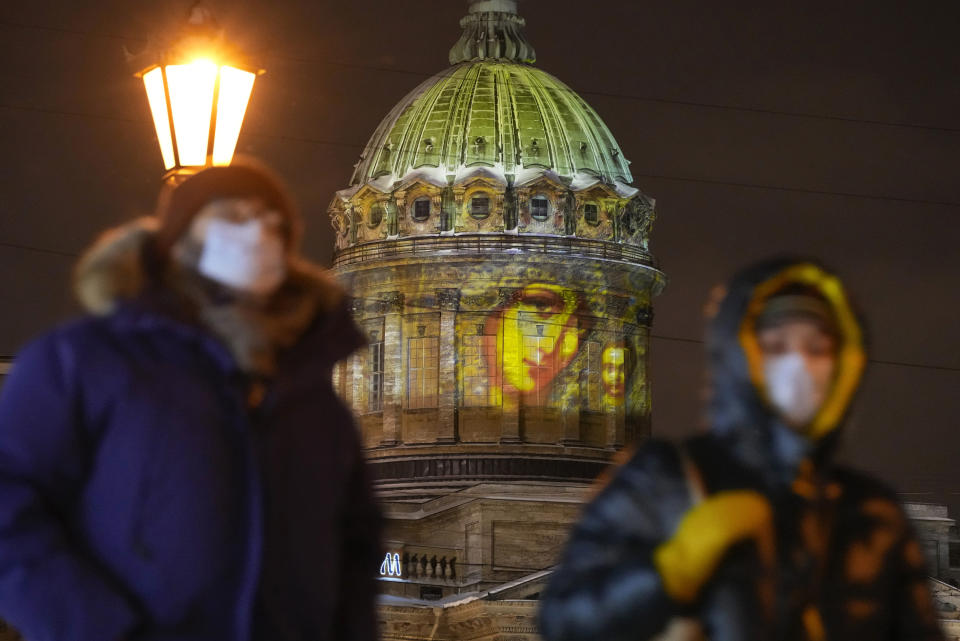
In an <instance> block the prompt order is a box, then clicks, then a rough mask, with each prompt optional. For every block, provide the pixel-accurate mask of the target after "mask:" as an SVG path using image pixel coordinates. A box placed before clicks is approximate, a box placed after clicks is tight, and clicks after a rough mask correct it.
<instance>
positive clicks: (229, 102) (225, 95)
mask: <svg viewBox="0 0 960 641" xmlns="http://www.w3.org/2000/svg"><path fill="white" fill-rule="evenodd" d="M201 4H202V3H200V2H198V3H196V4H194V5H193V7H191V9H190V12H189V15H188V17H187V21H186V25H185V27H184V29H183V31H182V33H181V34H180V35H179V37H178V38H177V39H176V40H174V41H173V42H172V43H170V44H169V45H168V46H165V47H160V48H154V49H153V50H150V51H148V52H147V53H145V54H143V55H142V56H138V58H148V60H147V61H145V62H149V64H147V65H146V66H140V69H139V71H137V73H136V74H134V75H135V76H137V77H139V78H142V79H143V85H144V88H145V89H146V92H147V101H148V102H149V104H150V113H151V114H152V116H153V125H154V127H155V129H156V132H157V141H158V142H159V143H160V154H161V155H162V157H163V166H164V168H165V170H166V173H165V174H164V180H165V181H170V182H173V183H176V182H177V181H178V180H180V179H182V178H184V177H186V176H189V175H190V174H193V173H196V172H197V171H200V170H201V169H203V168H204V167H210V166H212V165H229V164H230V161H231V160H232V159H233V153H234V150H235V149H236V147H237V139H238V138H239V136H240V128H241V126H242V125H243V117H244V115H245V113H246V110H247V104H248V103H249V101H250V94H251V92H252V91H253V83H254V80H256V77H257V76H258V75H260V74H262V73H264V70H263V69H258V68H257V67H255V66H252V65H250V64H249V63H247V62H246V61H245V59H244V58H243V56H240V55H238V54H237V52H236V51H234V50H233V49H232V48H231V47H229V46H228V45H227V44H226V43H225V42H224V39H223V32H222V30H221V29H219V27H218V26H217V23H216V21H215V20H214V19H213V16H212V14H211V13H210V11H209V10H208V9H206V8H205V7H203V6H201Z"/></svg>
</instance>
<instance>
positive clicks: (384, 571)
mask: <svg viewBox="0 0 960 641" xmlns="http://www.w3.org/2000/svg"><path fill="white" fill-rule="evenodd" d="M380 576H393V577H399V576H403V566H401V565H400V555H399V554H397V553H396V552H387V555H386V556H385V557H383V563H381V564H380Z"/></svg>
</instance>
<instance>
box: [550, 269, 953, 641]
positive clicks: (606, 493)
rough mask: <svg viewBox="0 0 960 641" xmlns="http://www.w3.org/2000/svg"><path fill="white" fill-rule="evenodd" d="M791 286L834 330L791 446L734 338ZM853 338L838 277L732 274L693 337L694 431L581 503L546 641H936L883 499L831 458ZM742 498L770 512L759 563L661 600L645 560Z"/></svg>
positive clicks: (918, 572)
mask: <svg viewBox="0 0 960 641" xmlns="http://www.w3.org/2000/svg"><path fill="white" fill-rule="evenodd" d="M798 283H799V284H803V285H805V286H808V287H816V288H818V289H819V290H820V291H821V293H822V295H823V297H824V298H825V299H826V300H827V301H828V302H829V303H830V304H831V305H832V306H833V311H834V315H835V316H836V318H837V321H838V325H839V327H840V333H841V337H840V346H839V353H838V373H837V375H836V377H835V382H834V386H833V390H832V392H831V396H830V397H828V399H827V401H826V402H825V405H824V408H823V409H822V410H821V413H820V414H819V415H818V417H817V418H816V419H815V421H814V425H813V426H812V429H814V430H815V432H813V433H809V434H808V435H807V436H801V435H798V434H796V433H794V432H793V431H792V430H790V429H789V428H788V427H787V426H786V425H784V424H783V423H782V422H781V421H780V420H779V419H778V418H777V417H776V416H775V415H774V413H773V412H772V411H771V410H770V409H769V408H768V406H767V405H766V403H765V402H764V401H763V400H762V392H761V391H760V387H761V385H760V383H759V381H758V375H757V371H756V364H754V363H753V361H752V360H751V357H750V353H751V350H752V349H753V347H752V346H750V345H749V344H747V343H749V340H750V339H749V336H752V335H753V332H752V322H753V320H754V318H755V315H756V314H757V313H758V312H759V310H761V309H762V307H763V300H764V297H766V296H769V295H770V294H772V293H774V292H776V291H778V290H779V289H780V288H785V287H788V286H790V285H793V284H798ZM861 331H862V330H861V329H860V323H859V321H858V320H857V319H856V317H855V316H854V314H853V312H852V310H851V309H850V307H849V304H848V303H847V301H846V300H845V297H844V296H843V293H842V288H840V287H839V282H838V281H836V280H835V277H833V276H832V275H830V274H829V273H826V272H824V271H823V270H822V269H821V268H820V267H818V266H817V265H815V264H812V263H806V262H793V261H773V262H770V263H766V264H762V265H760V266H758V267H755V268H753V269H751V270H747V271H745V272H743V273H741V274H740V275H739V276H738V277H736V278H735V279H734V280H733V281H732V282H731V283H730V284H729V285H728V287H727V289H726V291H725V297H724V298H723V300H722V302H721V303H720V305H719V308H718V311H717V312H716V315H715V316H714V319H713V321H712V324H711V327H710V335H709V337H708V338H709V340H708V348H709V356H710V367H711V384H712V399H711V405H710V412H709V421H710V427H711V430H710V432H709V433H708V434H705V435H703V436H699V437H695V438H693V439H691V440H689V441H687V442H685V443H682V444H672V443H666V442H662V441H650V442H647V443H645V444H643V445H642V446H641V447H639V448H638V449H637V451H636V452H635V453H634V454H633V456H632V458H630V460H629V461H628V462H627V463H625V464H624V465H622V466H620V467H619V468H618V469H617V470H616V471H615V472H614V473H613V475H612V478H611V480H610V482H609V483H608V484H607V485H606V487H604V488H603V489H602V491H601V492H600V493H599V495H598V496H597V498H596V499H595V500H594V501H593V502H592V503H591V504H590V505H588V506H587V507H586V509H585V511H584V513H583V515H582V518H581V521H580V523H579V524H578V525H577V526H576V528H575V530H574V531H573V533H572V536H571V539H570V541H569V544H568V547H567V549H566V551H565V554H564V556H563V559H562V562H561V563H560V565H559V566H558V567H557V569H556V571H555V573H554V575H553V577H552V579H551V581H550V584H549V586H548V589H547V590H546V592H545V594H544V596H543V598H542V607H541V613H540V617H541V619H540V624H541V629H542V632H543V636H544V638H545V639H546V641H581V640H582V641H586V640H594V639H603V640H604V641H620V640H628V639H630V640H645V639H653V638H661V637H659V636H658V635H661V634H663V635H664V637H662V638H667V639H693V638H702V637H705V638H708V639H712V640H718V641H750V640H754V639H756V640H761V639H762V640H766V639H777V640H790V641H794V640H796V641H800V640H805V641H812V640H814V639H828V640H831V641H832V640H847V639H850V640H854V639H856V640H861V639H862V640H868V639H869V640H871V641H880V640H886V639H889V640H906V639H910V640H916V641H933V640H937V639H941V638H942V636H941V632H940V630H939V628H938V625H937V621H936V616H935V612H934V608H933V605H932V600H931V597H930V593H929V588H928V586H927V580H926V571H925V562H924V556H923V554H922V551H921V549H920V547H919V545H918V544H917V541H916V540H915V539H914V537H913V535H912V533H911V530H910V526H909V524H908V522H907V519H906V518H905V515H904V513H903V511H902V509H901V508H900V507H899V506H898V504H897V501H896V497H895V495H894V494H893V492H891V491H890V490H889V489H887V488H886V487H884V486H883V485H881V484H880V483H879V482H877V481H875V480H873V479H871V478H869V477H867V476H865V475H863V474H860V473H857V472H855V471H852V470H849V469H845V468H843V467H840V466H837V465H835V464H834V463H833V462H832V460H831V455H832V452H833V449H834V447H835V444H836V438H837V435H838V429H837V428H838V427H839V426H840V424H841V422H842V419H843V416H844V414H845V413H846V410H847V407H848V406H849V403H850V400H851V397H852V395H853V393H854V391H855V389H856V387H857V383H858V379H859V375H860V368H861V366H862V363H863V362H864V351H863V339H862V335H861ZM745 341H746V342H745ZM743 489H746V490H753V491H756V492H759V493H761V494H762V495H764V496H765V497H766V498H767V499H768V500H769V502H770V504H771V506H772V508H773V519H774V532H775V546H776V550H775V554H776V556H775V559H776V560H775V563H773V564H770V563H766V564H765V563H763V562H762V561H761V556H760V554H759V553H758V550H757V549H756V547H755V545H754V544H753V543H751V542H743V543H740V544H737V545H735V546H733V547H732V548H731V549H730V550H729V552H728V554H727V556H726V557H725V558H724V560H723V562H722V563H721V564H720V566H719V568H718V569H717V570H716V572H715V573H714V574H713V576H712V578H711V580H710V581H709V582H708V584H707V585H706V586H705V587H704V589H703V590H702V591H701V593H700V594H699V596H698V598H697V600H696V602H695V603H693V604H689V605H682V604H679V603H676V602H674V601H673V600H672V599H671V598H670V597H669V596H668V595H667V593H666V592H665V589H664V586H663V583H662V579H661V577H660V575H659V574H658V571H657V569H656V566H655V564H654V562H653V558H652V557H653V554H654V550H655V549H656V548H657V547H658V546H659V545H660V544H662V543H663V542H665V541H667V540H668V539H670V538H671V536H673V534H674V531H675V530H676V528H677V526H678V524H679V522H680V521H681V519H682V517H683V516H684V515H685V514H686V513H687V511H688V510H690V509H691V508H692V507H693V506H694V505H696V504H697V503H698V502H699V501H701V500H703V499H704V498H705V497H709V496H710V495H712V494H714V493H717V492H720V491H724V490H743ZM771 565H772V567H771ZM700 635H702V636H700Z"/></svg>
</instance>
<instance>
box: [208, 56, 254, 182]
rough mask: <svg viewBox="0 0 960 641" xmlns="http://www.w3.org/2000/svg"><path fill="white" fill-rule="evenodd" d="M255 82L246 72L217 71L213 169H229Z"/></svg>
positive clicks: (239, 70) (252, 76)
mask: <svg viewBox="0 0 960 641" xmlns="http://www.w3.org/2000/svg"><path fill="white" fill-rule="evenodd" d="M255 78H256V75H255V74H252V73H250V72H249V71H243V70H241V69H235V68H234V67H220V96H219V98H218V99H217V127H216V130H215V133H214V136H213V164H214V165H229V164H230V161H231V160H232V159H233V152H234V150H235V149H236V148H237V139H238V138H239V137H240V127H241V126H242V125H243V116H244V114H245V113H246V111H247V103H248V102H249V101H250V92H251V91H253V81H254V79H255Z"/></svg>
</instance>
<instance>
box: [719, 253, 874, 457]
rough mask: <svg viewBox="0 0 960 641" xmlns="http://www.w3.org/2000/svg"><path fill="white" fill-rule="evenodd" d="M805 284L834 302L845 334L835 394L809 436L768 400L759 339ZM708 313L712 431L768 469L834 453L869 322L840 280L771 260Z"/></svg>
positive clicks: (737, 282) (747, 272)
mask: <svg viewBox="0 0 960 641" xmlns="http://www.w3.org/2000/svg"><path fill="white" fill-rule="evenodd" d="M797 285H801V286H804V287H806V288H811V289H813V290H815V291H817V292H819V294H820V295H821V296H822V297H823V299H824V300H825V301H827V304H828V306H829V308H830V310H831V312H832V314H833V316H834V320H835V322H836V326H837V328H838V333H839V337H838V352H837V368H836V374H835V376H834V381H833V385H832V387H831V391H830V393H829V394H828V397H827V399H826V401H825V402H824V404H823V406H822V407H821V409H820V411H819V413H818V414H817V415H816V416H815V417H814V419H813V420H812V422H811V423H810V424H809V425H807V426H806V428H805V429H804V430H803V434H802V436H798V435H797V433H796V431H794V430H792V429H791V428H789V427H787V426H786V425H785V424H784V423H783V421H782V420H781V419H779V418H778V417H777V415H776V414H775V413H774V412H773V411H772V410H771V409H770V406H769V405H768V403H767V401H766V394H765V390H764V385H763V374H762V373H763V368H762V361H761V357H760V352H759V348H758V347H757V344H756V338H755V333H754V324H755V322H756V320H757V317H758V316H759V314H760V313H761V312H762V311H763V309H764V306H765V304H766V301H767V299H769V298H770V297H771V296H774V295H776V294H778V293H780V292H781V291H783V290H785V289H788V288H793V287H796V286H797ZM708 314H711V315H712V319H711V320H710V324H709V327H708V334H707V353H708V358H709V363H708V366H709V368H710V376H709V381H710V387H711V389H710V403H709V407H708V423H709V427H710V429H711V430H712V431H714V433H716V434H718V435H725V436H728V437H730V438H732V439H735V440H736V441H738V442H739V449H741V450H743V452H744V455H745V456H747V458H751V459H762V460H763V461H764V463H765V464H774V465H776V464H777V463H778V462H780V463H784V464H795V463H796V462H797V460H798V459H799V458H802V457H803V456H805V455H807V454H809V453H810V452H812V451H815V450H826V449H832V448H830V447H828V446H829V444H831V443H833V442H834V441H835V439H836V434H837V432H838V428H839V427H840V426H841V425H842V423H843V421H844V418H845V417H846V415H847V412H848V410H849V408H850V405H851V402H852V400H853V397H854V395H855V393H856V390H857V387H858V386H859V383H860V378H861V375H862V373H863V367H864V364H865V362H866V348H865V340H864V330H863V323H862V321H861V319H860V317H859V315H858V314H857V313H856V311H855V310H854V308H853V306H852V305H851V303H850V300H849V298H848V296H847V294H846V292H845V290H844V287H843V284H842V283H841V282H840V280H839V278H837V276H836V275H835V274H833V273H832V272H831V271H829V270H828V269H826V268H825V267H823V266H822V265H821V264H819V263H818V262H816V261H813V260H806V259H795V258H775V259H772V260H767V261H764V262H761V263H757V264H755V265H751V266H750V267H747V268H746V269H744V270H742V271H740V272H739V273H737V274H736V275H735V276H734V277H733V278H732V279H731V280H730V281H729V282H728V283H727V284H726V286H725V287H723V288H721V289H720V290H718V291H717V292H716V294H715V296H714V301H713V302H712V303H711V305H710V307H709V308H708ZM754 462H756V463H759V462H760V460H755V461H754Z"/></svg>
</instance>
